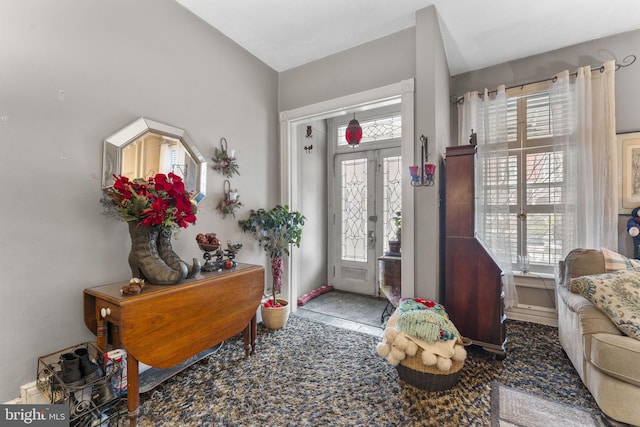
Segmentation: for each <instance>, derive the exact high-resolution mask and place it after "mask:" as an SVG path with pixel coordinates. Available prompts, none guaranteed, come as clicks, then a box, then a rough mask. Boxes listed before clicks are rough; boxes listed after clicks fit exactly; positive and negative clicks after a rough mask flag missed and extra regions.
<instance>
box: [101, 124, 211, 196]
mask: <svg viewBox="0 0 640 427" xmlns="http://www.w3.org/2000/svg"><path fill="white" fill-rule="evenodd" d="M146 133H154V134H158V135H161V136H167V137H170V138H175V139H178V140H180V142H182V144H183V145H184V147H185V149H186V150H187V151H188V152H189V154H190V155H191V157H192V158H193V160H194V161H195V163H196V188H195V190H194V195H193V199H194V200H195V201H196V203H198V202H200V201H201V200H202V199H203V198H204V196H205V194H206V185H207V161H206V160H205V159H204V157H203V156H202V154H200V151H199V150H198V148H197V147H196V146H195V144H194V143H193V140H192V139H191V137H190V136H189V134H188V133H187V131H186V130H184V129H180V128H177V127H174V126H170V125H167V124H164V123H160V122H156V121H154V120H150V119H147V118H145V117H141V118H139V119H137V120H136V121H134V122H133V123H131V124H129V125H127V126H125V127H124V128H122V129H120V130H119V131H117V132H116V133H114V134H113V135H111V136H109V137H108V138H106V139H105V140H104V151H103V162H102V188H108V187H111V186H112V185H113V175H120V174H121V173H122V150H123V149H124V148H125V147H126V146H127V145H129V144H131V143H132V142H134V141H136V140H137V139H138V138H140V137H141V136H143V135H144V134H146Z"/></svg>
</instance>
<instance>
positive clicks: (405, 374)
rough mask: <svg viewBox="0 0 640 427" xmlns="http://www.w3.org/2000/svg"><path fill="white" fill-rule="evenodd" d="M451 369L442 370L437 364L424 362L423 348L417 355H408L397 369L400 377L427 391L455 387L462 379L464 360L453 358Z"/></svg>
mask: <svg viewBox="0 0 640 427" xmlns="http://www.w3.org/2000/svg"><path fill="white" fill-rule="evenodd" d="M451 362H453V363H452V365H451V369H449V370H448V371H441V370H439V369H438V368H437V367H436V366H435V365H434V366H427V365H425V364H423V363H422V349H421V348H418V352H417V353H416V355H415V356H407V357H406V358H405V359H404V360H403V361H402V362H400V364H399V365H398V366H396V369H397V370H398V376H399V377H400V379H401V380H402V381H404V382H406V383H408V384H411V385H412V386H414V387H417V388H419V389H422V390H427V391H442V390H446V389H449V388H451V387H453V386H454V385H455V384H456V383H457V382H458V379H460V375H461V374H462V367H463V366H464V360H461V361H457V360H452V361H451Z"/></svg>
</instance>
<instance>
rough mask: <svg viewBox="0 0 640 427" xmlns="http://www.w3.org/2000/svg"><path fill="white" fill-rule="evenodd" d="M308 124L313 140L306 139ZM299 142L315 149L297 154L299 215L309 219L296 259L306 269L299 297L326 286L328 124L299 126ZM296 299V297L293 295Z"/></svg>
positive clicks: (315, 122) (322, 121)
mask: <svg viewBox="0 0 640 427" xmlns="http://www.w3.org/2000/svg"><path fill="white" fill-rule="evenodd" d="M307 124H308V125H310V126H311V128H312V137H311V138H306V137H305V135H306V132H307ZM296 131H297V132H298V138H297V141H298V142H299V143H300V144H301V145H302V146H303V147H305V146H307V147H308V146H313V149H312V150H310V151H309V152H306V151H305V150H304V149H301V150H299V151H298V162H299V165H300V170H301V171H302V174H303V175H302V177H301V179H300V193H301V194H300V198H299V200H300V202H301V203H300V212H302V213H303V214H304V216H305V217H306V221H305V224H304V232H303V238H302V241H303V242H304V244H302V245H300V249H295V250H296V251H299V252H298V254H297V256H299V257H300V258H299V259H300V262H301V263H302V265H303V266H304V268H303V269H302V272H301V279H302V280H301V282H300V283H299V284H298V295H297V296H302V295H304V294H306V293H307V292H310V291H312V290H314V289H317V288H319V287H320V286H323V285H326V284H327V203H328V202H327V197H328V196H327V194H328V192H327V122H326V120H318V121H313V122H309V123H305V124H302V125H299V126H298V127H297V129H296ZM294 296H295V295H294Z"/></svg>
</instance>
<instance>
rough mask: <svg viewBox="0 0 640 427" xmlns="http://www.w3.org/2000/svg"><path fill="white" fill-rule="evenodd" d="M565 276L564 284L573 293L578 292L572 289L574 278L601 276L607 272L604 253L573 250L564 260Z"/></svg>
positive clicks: (591, 250) (592, 250)
mask: <svg viewBox="0 0 640 427" xmlns="http://www.w3.org/2000/svg"><path fill="white" fill-rule="evenodd" d="M564 264H565V266H564V272H563V273H564V274H563V275H562V276H560V277H561V279H562V282H561V283H562V284H563V285H564V287H565V288H568V289H569V290H570V291H571V292H576V293H577V292H578V291H577V290H575V289H573V288H572V287H571V284H570V281H571V279H573V278H574V277H580V276H588V275H590V274H601V273H604V272H605V269H604V257H603V256H602V252H600V251H598V250H595V249H573V250H572V251H571V252H569V253H568V254H567V257H566V258H565V260H564Z"/></svg>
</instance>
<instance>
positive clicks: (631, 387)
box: [556, 249, 640, 425]
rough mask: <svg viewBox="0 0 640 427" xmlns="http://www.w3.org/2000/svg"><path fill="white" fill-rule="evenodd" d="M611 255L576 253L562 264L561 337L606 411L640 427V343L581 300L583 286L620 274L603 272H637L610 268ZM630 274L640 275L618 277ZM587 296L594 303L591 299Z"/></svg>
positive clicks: (592, 305) (560, 279)
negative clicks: (592, 281)
mask: <svg viewBox="0 0 640 427" xmlns="http://www.w3.org/2000/svg"><path fill="white" fill-rule="evenodd" d="M609 254H610V252H608V251H606V250H604V253H603V251H602V250H600V251H599V250H593V249H574V250H573V251H571V252H570V253H569V254H568V255H567V257H566V258H565V260H564V261H561V262H560V272H559V275H558V285H557V287H556V289H557V307H558V334H559V338H560V343H561V345H562V347H563V348H564V350H565V352H566V354H567V356H569V359H570V360H571V362H572V363H573V366H574V367H575V369H576V371H577V372H578V374H579V375H580V378H581V379H582V381H583V383H584V384H585V385H586V387H587V388H588V389H589V391H590V392H591V394H592V395H593V397H594V398H595V400H596V402H597V403H598V406H599V407H600V409H601V410H602V412H603V413H604V414H605V415H606V416H607V417H609V418H610V419H613V420H615V421H618V422H622V423H628V424H632V425H640V340H639V339H636V338H634V337H633V336H629V335H627V334H625V333H623V332H622V331H621V330H620V329H619V327H618V326H616V324H615V323H614V322H613V321H612V320H610V317H609V316H608V315H607V314H605V312H604V311H603V310H601V309H599V308H598V307H596V305H594V304H593V303H592V302H590V301H589V299H587V298H586V297H585V296H583V294H585V290H584V283H585V282H587V283H588V282H589V281H591V280H592V279H594V278H595V280H601V279H600V278H601V277H605V278H606V277H608V276H609V275H611V274H617V273H609V274H607V275H605V276H602V274H603V273H607V272H612V271H613V270H617V269H624V268H628V267H634V265H631V264H630V263H629V262H627V265H624V262H623V263H622V265H617V266H612V265H611V262H610V258H608V256H609ZM622 258H624V257H622ZM625 259H626V258H625ZM627 261H630V260H627ZM605 262H606V265H607V267H606V268H605ZM627 271H629V272H632V273H633V272H637V274H638V275H640V271H638V269H629V270H625V271H624V272H622V271H620V274H627V273H626V272H627ZM634 274H635V273H634ZM573 278H578V279H573ZM572 279H573V280H572ZM581 285H583V286H582V289H580V286H581ZM587 295H588V296H589V297H590V298H591V299H592V300H593V295H591V294H588V292H587ZM597 303H598V305H600V303H599V302H597ZM614 317H615V316H614ZM623 326H624V325H623Z"/></svg>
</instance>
